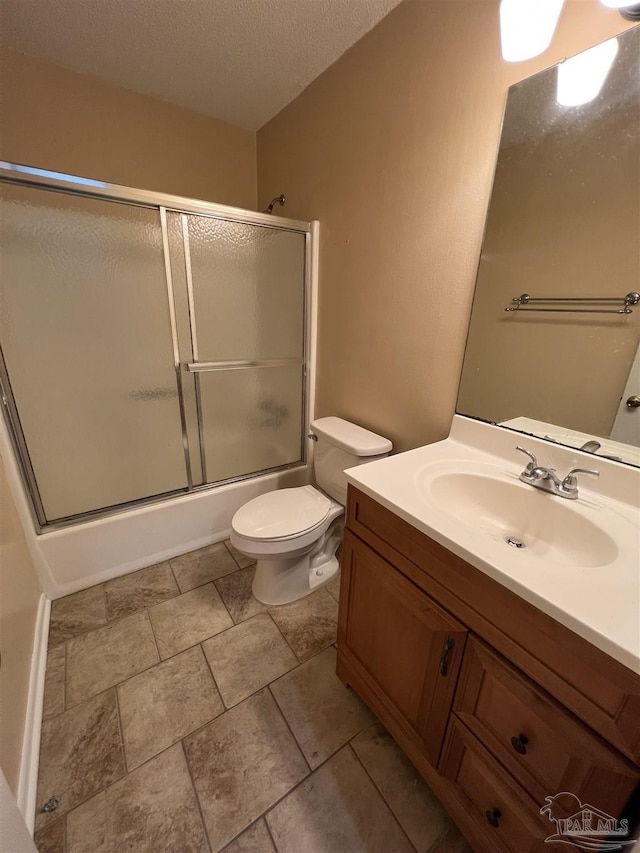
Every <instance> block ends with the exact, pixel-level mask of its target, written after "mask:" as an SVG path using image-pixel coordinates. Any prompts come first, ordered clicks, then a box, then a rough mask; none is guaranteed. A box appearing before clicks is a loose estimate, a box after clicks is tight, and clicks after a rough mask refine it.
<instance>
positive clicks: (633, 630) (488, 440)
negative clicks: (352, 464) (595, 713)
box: [346, 415, 640, 674]
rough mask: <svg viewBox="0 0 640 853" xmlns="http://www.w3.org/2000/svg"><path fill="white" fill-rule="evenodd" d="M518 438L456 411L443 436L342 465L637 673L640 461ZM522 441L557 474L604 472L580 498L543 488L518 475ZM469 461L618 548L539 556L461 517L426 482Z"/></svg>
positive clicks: (416, 523) (586, 483)
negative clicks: (637, 464)
mask: <svg viewBox="0 0 640 853" xmlns="http://www.w3.org/2000/svg"><path fill="white" fill-rule="evenodd" d="M519 438H520V437H519V436H514V434H513V433H512V432H510V431H508V430H504V429H501V428H500V427H496V426H493V425H491V424H484V423H480V422H478V421H473V420H471V419H469V418H465V417H463V416H459V415H456V416H455V417H454V421H453V425H452V431H451V435H450V436H449V438H448V439H446V440H445V441H441V442H437V443H436V444H431V445H426V446H425V447H420V448H417V449H416V450H410V451H408V452H406V453H399V454H397V455H395V456H390V457H388V458H387V459H382V460H379V461H376V462H372V463H369V464H365V465H361V466H358V467H356V468H350V469H348V470H347V472H346V474H347V478H348V481H349V483H351V484H352V485H354V486H355V487H357V488H358V489H360V490H361V491H363V492H364V493H365V494H367V495H369V496H370V497H372V498H374V499H375V500H377V501H378V502H379V503H380V504H382V505H383V506H385V507H387V509H389V510H391V511H392V512H394V513H395V514H396V515H398V516H399V517H400V518H403V519H404V520H405V521H407V522H408V523H409V524H411V525H412V526H413V527H415V528H417V529H418V530H421V531H422V532H423V533H425V534H426V535H427V536H429V537H430V538H431V539H433V540H435V541H436V542H438V543H440V544H441V545H443V546H444V547H445V548H447V549H449V550H450V551H452V552H453V553H454V554H457V555H458V556H459V557H462V558H463V559H464V560H466V561H467V562H468V563H470V564H471V565H472V566H474V567H475V568H477V569H479V570H480V571H482V572H484V573H485V574H487V575H489V576H490V577H491V578H493V579H494V580H495V581H497V582H498V583H501V584H502V585H503V586H505V587H507V588H508V589H510V590H511V591H512V592H514V593H515V594H516V595H519V596H520V597H521V598H523V599H524V600H525V601H528V602H529V603H530V604H532V605H534V606H535V607H537V608H538V609H540V610H542V611H543V612H544V613H546V614H547V615H549V616H551V617H552V618H553V619H555V620H556V621H558V622H560V623H561V624H563V625H565V626H566V627H567V628H570V629H571V630H572V631H574V632H575V633H576V634H578V635H579V636H581V637H583V638H584V639H585V640H587V641H589V642H590V643H592V644H593V645H594V646H596V647H598V648H599V649H601V650H602V651H604V652H606V653H607V654H609V655H611V657H613V658H615V659H616V660H618V661H620V663H622V664H624V665H625V666H627V667H629V668H630V669H632V670H633V671H634V672H636V673H639V674H640V552H639V545H640V471H638V470H637V469H634V468H631V467H629V466H626V465H622V464H620V463H616V462H612V461H609V460H605V459H601V458H597V457H594V456H593V455H590V454H585V453H581V452H580V451H577V450H571V449H570V448H565V447H560V446H558V447H556V446H555V445H553V444H551V443H550V442H546V441H542V440H539V439H535V438H533V437H524V436H523V437H522V438H521V440H520V441H518V439H519ZM517 443H520V444H522V445H523V446H524V447H526V448H528V449H531V450H533V451H534V452H535V453H536V455H537V456H538V463H539V464H540V465H544V466H547V467H555V468H557V470H558V473H559V475H560V477H562V476H564V474H566V473H567V471H568V470H569V469H570V468H572V467H576V466H581V467H584V468H593V467H597V469H598V470H599V471H600V478H599V480H586V479H580V481H579V487H580V497H579V498H578V500H577V501H568V500H566V499H564V498H561V497H557V496H555V495H550V494H545V493H544V492H541V491H540V490H537V489H534V488H533V487H532V486H530V485H526V484H524V483H521V482H520V481H519V479H518V477H519V474H520V472H521V471H522V469H523V467H524V465H525V463H526V461H527V460H526V458H525V457H524V456H523V455H522V454H519V453H516V452H515V445H516V444H517ZM467 471H468V472H469V473H470V474H477V475H478V476H481V477H485V478H491V479H492V480H494V481H497V484H498V485H502V484H503V483H511V484H512V486H513V488H514V489H524V490H529V491H530V492H534V493H536V498H535V500H534V501H531V500H529V498H528V494H525V495H520V494H519V493H515V494H517V496H518V497H525V498H526V499H527V501H528V503H527V506H528V505H529V504H531V505H533V506H534V507H538V506H539V507H541V508H542V510H543V511H544V513H545V514H546V515H547V517H549V518H551V516H550V514H551V513H554V512H555V509H554V508H555V507H557V510H558V512H559V513H563V512H564V513H565V515H566V512H567V511H569V510H571V511H573V512H574V513H576V512H577V513H579V515H580V519H579V520H580V522H581V523H583V524H586V525H589V524H590V525H595V526H596V527H597V528H598V529H599V530H602V531H604V533H605V534H606V536H607V537H609V538H610V539H611V540H613V542H614V543H615V546H616V547H615V548H613V549H612V556H607V557H605V558H603V559H604V564H601V565H598V564H597V563H598V560H599V559H600V558H598V557H597V556H596V558H594V559H590V555H589V553H588V552H585V551H584V549H582V554H583V556H582V557H580V556H579V557H578V558H577V561H576V562H575V563H574V564H570V563H566V562H565V563H564V564H563V563H562V561H558V559H556V558H554V556H553V548H550V549H548V551H549V554H550V555H551V556H545V555H544V554H543V555H542V556H541V555H540V552H538V553H536V549H535V548H533V547H532V548H530V549H527V548H526V547H525V548H523V549H522V550H519V549H514V548H510V547H509V546H508V545H507V544H506V543H505V542H504V538H503V537H502V536H498V535H496V534H495V531H493V532H492V531H491V530H490V529H489V527H488V526H484V527H483V525H482V524H480V526H479V525H478V515H477V514H476V516H474V518H473V519H471V518H470V519H469V521H470V523H469V526H467V523H466V522H465V518H464V517H460V516H458V517H455V516H454V515H452V514H451V512H450V511H447V509H445V508H443V507H442V506H439V505H438V501H437V500H436V499H434V496H433V494H431V493H430V490H429V483H430V482H433V478H434V476H436V477H437V476H439V475H440V474H442V472H463V473H464V472H467ZM483 482H485V481H483ZM536 501H537V502H538V503H536ZM549 502H551V503H549ZM463 511H464V510H463ZM558 518H560V516H558ZM552 520H553V521H555V520H556V519H552ZM563 523H564V522H562V523H561V524H560V527H559V528H558V530H559V532H558V536H559V537H560V538H561V537H562V524H563ZM505 529H506V528H505ZM590 529H591V528H590ZM548 538H549V537H547V539H548ZM551 538H553V534H552V536H551ZM551 544H553V543H551ZM594 551H595V549H594ZM600 561H601V562H602V560H600ZM594 562H595V563H596V564H595V565H594Z"/></svg>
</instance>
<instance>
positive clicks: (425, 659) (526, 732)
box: [337, 486, 640, 853]
mask: <svg viewBox="0 0 640 853" xmlns="http://www.w3.org/2000/svg"><path fill="white" fill-rule="evenodd" d="M337 671H338V675H339V676H340V678H341V679H342V680H343V681H344V682H345V683H347V684H350V685H351V686H352V687H353V688H354V689H355V690H356V692H357V693H359V694H360V695H361V696H362V698H363V699H364V700H365V701H366V702H367V703H368V704H369V705H370V707H371V708H372V709H373V711H374V712H375V713H376V714H377V715H378V717H379V718H380V720H381V721H382V722H383V723H384V724H385V725H386V726H387V728H388V729H389V731H390V732H391V734H392V735H393V736H394V738H395V739H396V741H397V742H398V743H399V745H400V746H401V747H402V748H403V750H404V751H405V752H406V753H407V755H408V756H409V758H410V759H411V760H412V761H413V763H414V764H415V766H416V767H417V769H418V770H419V771H420V772H421V773H422V775H423V776H424V778H425V779H426V781H427V783H428V784H429V785H430V786H431V787H432V788H433V790H434V791H435V792H436V794H437V795H438V796H439V797H440V799H441V800H442V802H443V803H444V805H445V807H446V808H447V809H448V810H449V812H450V813H451V815H452V817H453V818H454V820H455V821H456V823H457V824H458V825H459V826H460V828H461V830H462V831H463V832H464V833H465V835H466V836H467V837H468V839H469V841H470V842H471V843H472V845H473V846H474V849H476V850H478V851H482V853H484V851H487V853H489V851H491V853H493V851H500V850H502V851H514V853H525V851H534V850H543V849H544V850H547V851H548V849H549V846H548V845H546V844H545V843H544V839H545V838H546V837H547V836H549V835H552V834H553V833H554V831H555V825H554V824H553V823H552V822H550V820H549V819H548V818H547V816H545V815H542V814H541V813H540V809H541V807H543V806H544V805H545V803H546V798H547V797H549V798H552V797H554V796H555V795H556V794H560V793H561V792H563V791H568V792H570V793H572V794H573V795H575V797H577V798H578V800H580V802H581V803H582V804H589V805H591V806H593V807H595V808H597V809H600V810H601V811H603V812H606V813H607V814H610V815H612V816H613V817H619V816H621V815H622V814H623V813H624V810H625V806H626V804H627V802H628V800H629V798H630V797H631V795H632V794H633V792H634V790H636V788H637V787H638V785H639V784H640V678H639V677H638V676H636V675H635V674H634V673H633V672H631V671H630V670H628V669H627V668H626V667H623V666H621V665H620V664H619V663H618V662H617V661H615V660H612V659H611V658H609V657H608V656H607V655H605V654H604V653H603V652H601V651H600V650H599V649H596V648H594V647H593V646H591V645H590V644H589V643H587V642H586V641H584V640H582V639H581V638H580V637H578V636H577V635H575V634H574V633H573V632H571V631H569V630H568V629H567V628H565V627H564V626H562V625H560V624H559V623H557V622H555V621H554V620H552V619H550V618H549V617H548V616H546V615H545V614H543V613H542V612H540V611H538V610H537V609H536V608H533V607H531V606H530V605H529V604H527V603H526V602H525V601H523V600H522V599H520V598H519V597H518V596H516V595H514V594H513V593H511V592H509V590H507V589H506V588H504V587H502V586H501V585H500V584H498V583H497V582H495V581H493V580H492V579H491V578H489V577H488V576H487V575H485V574H484V573H483V572H480V571H479V570H477V569H475V568H473V567H472V566H470V565H469V564H467V563H466V562H465V561H463V560H461V559H460V558H459V557H456V556H455V555H453V554H451V553H450V552H449V551H447V550H446V549H445V548H443V547H442V546H440V545H438V544H437V543H436V542H433V541H432V540H431V539H429V537H427V536H426V535H425V534H423V533H421V532H420V531H418V530H417V529H416V528H414V527H412V526H411V525H409V524H407V523H406V522H405V521H403V520H402V519H400V518H399V517H398V516H396V515H395V514H394V513H393V512H391V511H389V510H388V509H386V508H384V507H383V506H381V505H380V504H379V503H377V502H376V501H374V500H373V499H372V498H369V497H368V496H366V495H364V494H363V493H361V492H359V491H358V490H357V489H354V488H352V487H351V486H350V487H349V495H348V503H347V529H346V532H345V541H344V548H343V554H342V580H341V588H340V615H339V625H338V664H337ZM565 801H566V803H568V805H569V806H571V805H572V804H573V803H574V802H575V801H573V800H571V798H570V797H569V798H565V800H562V799H561V800H559V801H554V815H556V816H558V814H559V810H560V809H561V807H562V805H563V803H565ZM563 816H565V817H569V816H570V815H569V814H566V815H563Z"/></svg>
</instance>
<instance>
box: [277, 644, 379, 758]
mask: <svg viewBox="0 0 640 853" xmlns="http://www.w3.org/2000/svg"><path fill="white" fill-rule="evenodd" d="M270 689H271V691H272V693H273V695H274V696H275V698H276V702H277V703H278V705H279V707H280V710H281V711H282V713H283V714H284V716H285V718H286V720H287V722H288V723H289V725H290V726H291V731H292V732H293V734H294V735H295V738H296V740H297V741H298V743H299V744H300V748H301V749H302V752H303V753H304V756H305V758H306V759H307V761H308V762H309V764H310V765H311V767H317V766H318V765H319V764H321V763H322V762H323V761H324V760H325V759H326V758H327V757H328V756H330V755H331V754H332V753H333V752H335V751H336V750H337V749H339V748H340V747H341V746H343V745H344V744H345V743H346V742H347V741H349V740H351V738H352V737H354V736H355V735H357V734H358V733H359V732H361V731H362V730H363V729H364V728H366V727H368V726H369V725H370V724H371V723H372V722H373V720H374V717H373V714H372V713H371V711H369V709H368V708H367V706H366V705H365V704H364V703H363V702H362V701H361V700H360V699H359V698H358V697H357V696H356V694H355V693H354V692H353V691H352V690H350V689H349V688H348V687H345V685H344V684H343V683H342V682H341V681H340V679H339V678H338V676H337V675H336V650H335V649H334V648H330V649H326V650H325V651H324V652H321V653H320V654H319V655H316V656H315V657H314V658H312V659H311V660H309V661H307V662H306V663H303V664H302V665H301V666H299V667H298V668H297V669H294V670H292V672H289V673H287V675H283V676H282V678H279V679H278V681H276V682H274V683H273V684H272V685H271V688H270Z"/></svg>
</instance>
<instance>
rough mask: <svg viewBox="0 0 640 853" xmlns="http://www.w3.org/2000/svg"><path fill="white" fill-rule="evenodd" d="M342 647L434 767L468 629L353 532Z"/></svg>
mask: <svg viewBox="0 0 640 853" xmlns="http://www.w3.org/2000/svg"><path fill="white" fill-rule="evenodd" d="M340 598H341V605H340V622H339V628H338V646H339V650H340V652H341V654H343V655H345V657H346V658H347V659H348V660H349V663H350V664H351V665H352V666H354V667H355V668H356V669H357V671H358V672H359V673H360V674H361V676H362V677H364V678H365V679H366V680H367V681H368V682H369V684H371V686H372V688H373V689H374V690H375V692H376V693H377V695H378V696H379V697H380V698H381V699H382V700H383V701H384V704H385V706H386V708H387V709H388V710H389V712H390V713H391V714H392V715H393V717H394V718H395V720H396V722H398V723H399V724H400V725H402V727H403V729H404V730H405V732H406V733H407V734H409V735H410V736H411V737H412V738H413V739H415V740H417V741H419V742H420V744H421V746H422V749H423V751H424V752H425V753H426V755H427V757H428V758H429V760H430V761H431V762H432V763H433V764H434V765H435V764H436V762H437V760H438V756H439V754H440V748H441V746H442V742H443V740H444V734H445V730H446V726H447V718H448V715H449V711H450V709H451V703H452V700H453V694H454V691H455V686H456V680H457V677H458V671H459V669H460V662H461V660H462V653H463V651H464V644H465V640H466V635H467V631H466V628H465V627H464V626H463V625H461V624H460V623H459V622H457V621H456V620H455V619H454V618H453V617H452V616H450V615H449V614H448V613H446V612H445V611H444V610H442V609H441V608H440V607H439V606H438V605H437V604H436V603H435V602H434V601H432V599H430V598H429V597H428V596H427V595H425V593H424V592H422V591H421V590H420V589H418V587H416V586H415V585H414V584H412V583H411V581H409V580H407V578H406V577H405V576H404V575H402V574H401V573H400V572H399V571H398V570H397V569H395V568H394V567H393V566H392V565H391V564H390V563H387V562H386V560H383V559H382V557H380V556H379V554H377V553H376V552H375V551H372V550H371V548H369V547H368V546H367V545H365V544H364V543H363V542H361V541H360V540H359V539H358V538H357V537H355V536H354V535H353V534H352V533H350V532H349V531H347V532H346V534H345V540H344V550H343V556H342V585H341V589H340Z"/></svg>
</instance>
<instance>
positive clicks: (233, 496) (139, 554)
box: [0, 417, 310, 599]
mask: <svg viewBox="0 0 640 853" xmlns="http://www.w3.org/2000/svg"><path fill="white" fill-rule="evenodd" d="M0 456H2V459H3V462H4V466H5V474H6V477H7V480H8V484H9V489H10V492H11V495H12V497H13V500H14V503H15V505H16V508H17V510H18V515H19V517H20V521H21V523H22V527H23V529H24V533H25V538H26V541H27V547H28V549H29V553H30V555H31V558H32V560H33V563H34V566H35V568H36V572H37V574H38V579H39V581H40V586H41V588H42V591H43V592H44V594H45V595H46V596H47V598H51V599H55V598H61V597H62V596H64V595H69V594H70V593H72V592H77V591H78V590H81V589H86V588H87V587H90V586H93V585H94V584H98V583H102V582H103V581H106V580H110V579H111V578H115V577H118V576H120V575H124V574H127V573H129V572H134V571H136V569H142V568H144V567H145V566H152V565H153V564H154V563H159V562H162V561H163V560H167V559H169V558H170V557H176V556H178V555H179V554H184V553H186V552H187V551H193V550H195V549H196V548H203V547H204V546H205V545H210V544H212V543H213V542H220V541H222V540H223V539H226V538H227V537H228V535H229V532H230V530H231V519H232V518H233V515H234V513H235V512H236V510H237V509H239V508H240V507H241V506H242V505H243V504H244V503H246V502H247V501H249V500H251V498H255V497H257V496H258V495H261V494H264V493H265V492H270V491H273V490H274V489H279V488H289V487H293V486H302V485H304V484H305V483H308V482H309V475H310V468H309V466H308V465H300V466H297V467H295V468H291V469H288V470H286V471H277V472H274V473H271V474H264V475H261V476H258V477H252V478H250V479H247V480H241V481H239V482H236V483H229V484H227V485H223V486H215V487H213V488H211V489H207V490H203V491H200V492H192V493H191V494H188V495H180V496H178V497H174V498H169V499H167V500H162V501H159V502H158V503H155V504H148V505H146V506H142V507H136V508H134V509H128V510H123V511H122V512H120V513H117V514H115V515H112V516H109V517H106V518H97V519H95V520H92V521H83V522H80V523H78V524H75V525H72V526H70V527H65V528H61V529H58V530H52V531H50V532H46V531H45V532H44V533H39V534H38V533H36V531H35V528H34V525H33V520H32V517H31V512H30V509H29V504H28V498H27V496H26V494H25V490H24V487H23V484H22V479H21V476H20V473H19V470H18V466H17V463H16V459H15V456H14V453H13V449H12V447H11V443H10V439H9V434H8V430H7V426H6V424H5V422H4V419H3V418H1V417H0Z"/></svg>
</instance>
